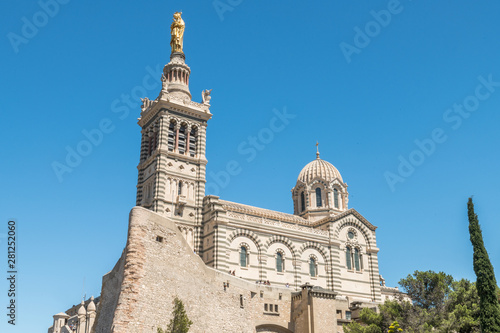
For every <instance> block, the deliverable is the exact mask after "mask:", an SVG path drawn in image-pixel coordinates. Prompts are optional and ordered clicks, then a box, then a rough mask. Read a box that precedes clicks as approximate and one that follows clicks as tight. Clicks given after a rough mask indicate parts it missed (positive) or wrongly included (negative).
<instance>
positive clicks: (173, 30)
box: [170, 12, 186, 53]
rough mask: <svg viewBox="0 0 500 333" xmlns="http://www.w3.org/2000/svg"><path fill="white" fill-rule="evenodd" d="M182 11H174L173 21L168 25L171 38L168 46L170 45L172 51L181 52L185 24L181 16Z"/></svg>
mask: <svg viewBox="0 0 500 333" xmlns="http://www.w3.org/2000/svg"><path fill="white" fill-rule="evenodd" d="M181 14H182V12H176V13H175V14H174V22H172V25H171V26H170V35H171V36H172V38H171V39H170V46H171V47H172V53H175V52H180V53H183V52H182V45H183V38H184V29H185V27H186V24H185V23H184V21H183V20H182V18H181Z"/></svg>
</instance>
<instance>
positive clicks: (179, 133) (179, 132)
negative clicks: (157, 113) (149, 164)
mask: <svg viewBox="0 0 500 333" xmlns="http://www.w3.org/2000/svg"><path fill="white" fill-rule="evenodd" d="M158 143H159V136H158V124H156V125H154V126H152V127H151V128H150V129H149V131H147V132H146V133H145V140H144V144H145V148H144V149H145V152H146V156H145V157H146V158H147V157H149V156H151V154H152V153H153V152H154V151H155V150H156V149H157V148H158ZM197 143H198V128H197V127H196V126H189V125H188V124H186V123H182V124H181V125H180V126H177V123H176V122H175V121H171V122H170V124H169V126H168V132H167V146H168V151H169V152H176V153H179V154H182V155H188V156H191V157H195V156H196V154H197V147H196V146H197Z"/></svg>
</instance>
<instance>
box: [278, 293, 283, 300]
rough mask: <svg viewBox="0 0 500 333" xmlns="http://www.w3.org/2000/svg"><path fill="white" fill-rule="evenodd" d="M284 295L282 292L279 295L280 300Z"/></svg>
mask: <svg viewBox="0 0 500 333" xmlns="http://www.w3.org/2000/svg"><path fill="white" fill-rule="evenodd" d="M282 297H283V294H282V293H280V295H279V300H280V301H281V298H282Z"/></svg>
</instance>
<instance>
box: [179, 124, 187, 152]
mask: <svg viewBox="0 0 500 333" xmlns="http://www.w3.org/2000/svg"><path fill="white" fill-rule="evenodd" d="M178 148H179V153H180V154H184V153H185V152H186V125H185V124H183V125H181V128H180V129H179V143H178Z"/></svg>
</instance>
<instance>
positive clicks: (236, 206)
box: [220, 200, 311, 225]
mask: <svg viewBox="0 0 500 333" xmlns="http://www.w3.org/2000/svg"><path fill="white" fill-rule="evenodd" d="M220 203H221V204H222V207H223V208H224V209H227V210H230V211H233V212H238V213H243V214H249V215H254V216H261V217H266V218H270V219H275V220H279V221H283V222H291V223H299V224H302V225H310V224H311V223H310V222H309V221H308V220H306V219H304V218H302V217H300V216H297V215H293V214H287V213H282V212H278V211H274V210H270V209H265V208H258V207H254V206H249V205H244V204H240V203H236V202H231V201H226V200H220Z"/></svg>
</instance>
